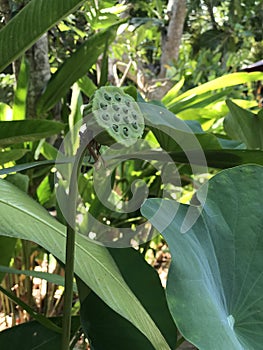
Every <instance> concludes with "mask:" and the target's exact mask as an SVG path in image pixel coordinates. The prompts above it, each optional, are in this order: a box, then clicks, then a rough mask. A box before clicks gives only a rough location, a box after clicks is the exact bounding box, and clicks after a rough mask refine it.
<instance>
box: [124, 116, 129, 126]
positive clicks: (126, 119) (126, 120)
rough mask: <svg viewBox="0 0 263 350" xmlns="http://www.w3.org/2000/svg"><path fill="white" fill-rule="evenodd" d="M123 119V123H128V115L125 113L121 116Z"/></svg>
mask: <svg viewBox="0 0 263 350" xmlns="http://www.w3.org/2000/svg"><path fill="white" fill-rule="evenodd" d="M123 121H124V123H126V124H128V123H129V117H128V116H127V115H125V116H124V117H123Z"/></svg>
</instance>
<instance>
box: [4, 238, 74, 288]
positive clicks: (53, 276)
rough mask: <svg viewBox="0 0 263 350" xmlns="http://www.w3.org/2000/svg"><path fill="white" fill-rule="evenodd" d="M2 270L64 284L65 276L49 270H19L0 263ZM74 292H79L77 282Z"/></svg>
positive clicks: (60, 284) (59, 284)
mask: <svg viewBox="0 0 263 350" xmlns="http://www.w3.org/2000/svg"><path fill="white" fill-rule="evenodd" d="M0 238H1V239H13V238H10V237H0ZM0 272H1V273H4V274H5V273H8V274H15V275H25V276H30V277H35V278H40V279H43V280H46V281H48V282H50V283H54V284H56V285H58V286H64V277H62V276H60V275H57V274H54V273H48V272H42V271H33V270H17V269H14V268H12V267H8V266H3V265H0ZM73 289H74V292H76V293H77V286H76V283H74V287H73Z"/></svg>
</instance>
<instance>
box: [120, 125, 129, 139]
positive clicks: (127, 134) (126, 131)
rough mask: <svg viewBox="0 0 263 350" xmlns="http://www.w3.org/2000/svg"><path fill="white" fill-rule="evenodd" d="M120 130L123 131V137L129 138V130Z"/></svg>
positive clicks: (125, 127) (124, 128)
mask: <svg viewBox="0 0 263 350" xmlns="http://www.w3.org/2000/svg"><path fill="white" fill-rule="evenodd" d="M122 130H123V135H124V136H126V137H128V136H129V129H128V128H127V126H124V127H123V129H122Z"/></svg>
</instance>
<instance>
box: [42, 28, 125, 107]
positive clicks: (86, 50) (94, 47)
mask: <svg viewBox="0 0 263 350" xmlns="http://www.w3.org/2000/svg"><path fill="white" fill-rule="evenodd" d="M118 25H119V24H117V25H114V26H112V27H110V28H108V29H106V30H105V31H101V32H100V33H97V34H95V35H93V36H91V38H90V39H88V40H87V41H86V42H84V43H83V44H82V45H81V46H80V47H79V48H78V49H77V50H76V51H75V52H74V53H73V54H72V55H71V57H70V58H69V59H67V60H66V61H65V62H64V63H63V65H62V66H61V67H60V68H59V69H58V70H57V72H56V73H55V74H54V75H53V76H52V78H51V79H50V81H49V82H48V84H47V87H46V89H45V91H44V93H43V95H42V96H41V97H40V99H39V100H38V102H37V113H38V114H41V113H43V112H45V111H47V110H49V109H50V108H52V107H53V106H54V105H55V104H56V102H57V101H58V100H59V99H60V98H61V97H63V96H64V95H65V93H66V92H67V91H68V90H69V88H70V87H71V86H72V85H73V83H74V82H76V81H77V80H78V79H80V78H82V77H83V75H84V74H86V73H87V72H88V70H89V69H90V68H91V67H92V65H93V64H94V63H96V61H97V58H98V56H99V55H100V54H101V53H102V52H103V50H104V47H105V45H106V43H107V44H108V43H110V42H111V41H113V40H114V38H115V35H116V30H117V27H118Z"/></svg>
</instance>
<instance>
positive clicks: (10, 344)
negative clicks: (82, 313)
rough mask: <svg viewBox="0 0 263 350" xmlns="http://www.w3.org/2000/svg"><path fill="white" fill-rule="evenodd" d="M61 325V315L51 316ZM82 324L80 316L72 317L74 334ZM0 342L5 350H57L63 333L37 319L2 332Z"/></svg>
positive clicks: (52, 319) (51, 319) (53, 320)
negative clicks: (43, 324)
mask: <svg viewBox="0 0 263 350" xmlns="http://www.w3.org/2000/svg"><path fill="white" fill-rule="evenodd" d="M50 321H52V322H54V323H56V324H57V325H59V326H61V323H62V320H61V317H54V318H50ZM79 326H80V320H79V316H74V317H72V319H71V332H72V335H74V333H75V332H76V331H77V330H78V328H79ZM0 344H1V347H2V349H5V350H14V349H19V350H36V349H37V350H57V349H59V348H60V344H61V334H59V333H57V332H54V331H52V330H50V329H48V328H46V327H44V326H42V325H41V324H40V323H38V322H37V321H31V322H27V323H24V324H21V325H18V326H15V327H12V328H9V329H6V330H4V331H2V332H0Z"/></svg>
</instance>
